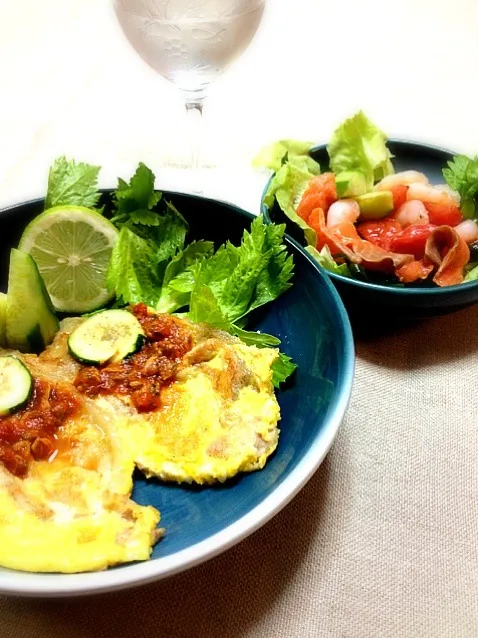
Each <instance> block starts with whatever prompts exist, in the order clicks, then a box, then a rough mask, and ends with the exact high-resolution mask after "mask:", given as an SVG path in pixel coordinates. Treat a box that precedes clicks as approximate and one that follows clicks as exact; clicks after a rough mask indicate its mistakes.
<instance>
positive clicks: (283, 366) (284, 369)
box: [272, 352, 297, 388]
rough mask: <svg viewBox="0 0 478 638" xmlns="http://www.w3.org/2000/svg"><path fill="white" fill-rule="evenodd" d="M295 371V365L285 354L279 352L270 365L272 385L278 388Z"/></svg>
mask: <svg viewBox="0 0 478 638" xmlns="http://www.w3.org/2000/svg"><path fill="white" fill-rule="evenodd" d="M296 369H297V364H296V363H294V362H293V361H292V359H291V358H290V357H288V356H287V355H286V354H284V353H283V352H280V353H279V356H278V358H277V359H276V360H275V361H274V363H273V364H272V385H273V386H274V387H275V388H278V387H279V386H280V384H281V383H284V381H286V379H288V378H289V377H290V376H291V374H293V373H294V372H295V370H296Z"/></svg>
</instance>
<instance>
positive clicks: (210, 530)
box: [0, 193, 354, 596]
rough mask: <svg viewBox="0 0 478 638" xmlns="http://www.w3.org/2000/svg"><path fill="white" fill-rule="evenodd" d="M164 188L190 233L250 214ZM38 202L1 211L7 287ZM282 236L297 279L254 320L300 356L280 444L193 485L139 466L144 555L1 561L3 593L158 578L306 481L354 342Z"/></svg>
mask: <svg viewBox="0 0 478 638" xmlns="http://www.w3.org/2000/svg"><path fill="white" fill-rule="evenodd" d="M105 197H106V198H108V197H109V194H108V193H105ZM165 197H166V198H167V199H169V200H171V201H172V202H173V203H174V204H175V206H176V207H177V208H178V210H179V211H180V212H181V213H182V214H183V215H184V216H185V217H186V219H187V220H188V222H189V224H190V228H191V237H192V238H194V239H199V238H203V239H209V240H213V241H215V242H216V243H222V242H224V241H225V240H227V239H230V240H231V241H233V242H237V243H238V242H239V241H240V239H241V235H242V232H243V230H244V228H247V227H249V226H250V223H251V220H252V219H253V216H252V215H250V214H249V213H246V212H244V211H243V210H240V209H238V208H235V207H233V206H230V205H228V204H225V203H221V202H217V201H213V200H208V199H205V198H200V197H194V196H190V195H181V194H177V193H165ZM42 209H43V201H42V200H37V201H34V202H28V203H26V204H21V205H19V206H14V207H12V208H9V209H7V210H4V211H2V212H0V259H1V263H0V278H1V279H0V281H1V283H2V284H3V287H4V288H5V283H6V274H7V265H8V253H9V248H10V247H11V246H14V245H16V244H17V242H18V239H19V237H20V235H21V232H22V229H23V228H24V227H25V225H26V224H27V223H28V222H29V221H30V220H31V219H32V218H33V217H34V216H35V215H37V214H38V213H40V212H41V211H42ZM287 246H288V248H289V250H290V251H291V253H292V254H293V255H294V259H295V281H294V286H293V287H292V288H291V289H290V290H289V291H288V292H287V293H286V294H285V295H283V296H282V297H281V298H279V299H278V300H277V301H276V302H274V303H273V304H270V306H269V307H267V308H266V309H265V310H264V312H263V313H262V314H261V316H260V317H258V318H257V322H256V325H255V327H256V328H257V329H260V330H263V331H265V332H268V333H270V334H274V335H277V336H278V337H279V338H280V339H281V340H282V349H283V350H284V351H285V352H286V353H287V354H289V355H290V356H291V357H292V358H293V359H294V361H296V363H297V364H298V366H299V367H298V370H297V374H296V375H295V378H294V379H293V381H292V383H290V384H289V386H288V387H286V388H284V389H283V390H282V391H280V392H279V393H278V398H279V403H280V406H281V412H282V421H281V435H280V441H279V446H278V449H277V452H276V453H275V454H274V456H273V457H272V458H271V459H270V461H269V462H268V463H267V465H266V467H265V468H264V469H263V470H262V471H260V472H254V473H250V474H243V475H242V476H240V477H238V478H236V479H234V480H231V481H229V482H227V483H226V484H224V485H220V486H217V487H197V488H195V487H189V488H188V487H181V486H175V485H165V484H161V483H160V482H157V481H154V480H146V479H144V478H142V476H141V475H140V474H139V473H138V475H137V476H136V477H135V487H134V492H133V498H134V499H135V500H137V501H138V502H139V503H141V504H150V505H154V506H155V507H157V508H158V509H159V510H160V511H161V524H162V525H163V526H164V527H165V528H166V535H165V537H164V539H163V540H162V541H161V542H160V543H159V544H158V545H157V546H156V547H155V548H154V551H153V555H152V559H151V560H150V561H148V562H144V563H137V564H132V565H125V566H120V567H117V568H114V569H109V570H107V571H105V572H100V573H91V574H73V575H69V574H68V575H57V574H28V573H21V572H14V571H9V570H0V592H1V593H10V594H17V595H28V596H71V595H75V594H87V593H95V592H100V591H109V590H113V589H119V588H126V587H129V586H132V585H137V584H140V583H146V582H149V581H153V580H156V579H159V578H164V577H166V576H169V575H172V574H175V573H178V572H180V571H182V570H185V569H187V568H189V567H192V566H193V565H196V564H198V563H200V562H202V561H204V560H206V559H208V558H211V557H212V556H214V555H216V554H218V553H220V552H222V551H223V550H225V549H227V548H228V547H231V546H232V545H233V544H235V543H237V542H238V541H240V540H241V539H243V538H245V537H246V536H247V535H248V534H250V533H251V532H253V531H254V530H256V529H257V528H258V527H260V526H261V525H262V524H264V523H265V522H266V521H267V520H268V519H270V518H271V517H272V516H273V515H274V514H276V513H277V512H278V511H279V510H280V509H281V508H282V507H284V505H285V504H286V503H287V502H288V501H290V499H291V498H292V497H293V496H294V495H295V494H297V492H298V491H299V490H300V489H301V488H302V487H303V486H304V484H305V483H306V482H307V481H308V479H309V478H310V477H311V476H312V474H313V473H314V472H315V470H316V469H317V468H318V466H319V465H320V463H321V462H322V460H323V458H324V456H325V455H326V453H327V451H328V449H329V447H330V445H331V444H332V441H333V439H334V437H335V435H336V433H337V429H338V427H339V425H340V423H341V421H342V418H343V416H344V413H345V410H346V408H347V404H348V401H349V398H350V393H351V388H352V378H353V372H354V348H353V341H352V334H351V329H350V325H349V321H348V318H347V315H346V313H345V310H344V307H343V305H342V303H341V301H340V298H339V296H338V295H337V293H336V291H335V290H334V287H333V286H332V285H331V284H330V282H329V280H328V278H327V277H324V275H323V274H322V273H321V272H320V269H319V268H318V267H317V266H316V265H315V263H314V262H313V260H312V259H310V258H309V257H308V256H307V255H304V254H303V253H302V252H301V251H300V248H299V246H298V245H297V244H296V242H295V241H294V240H287ZM25 311H26V312H27V311H28V310H27V309H25ZM291 533H292V532H291ZM294 533H300V530H295V531H294ZM58 551H61V548H60V547H59V548H58Z"/></svg>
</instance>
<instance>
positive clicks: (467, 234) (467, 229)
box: [455, 219, 478, 244]
mask: <svg viewBox="0 0 478 638" xmlns="http://www.w3.org/2000/svg"><path fill="white" fill-rule="evenodd" d="M455 230H456V232H457V233H458V235H459V236H460V237H461V238H462V239H463V240H464V241H466V243H467V244H473V243H474V242H475V241H478V224H477V223H476V222H474V221H473V220H471V219H467V220H465V221H464V222H461V224H458V226H455Z"/></svg>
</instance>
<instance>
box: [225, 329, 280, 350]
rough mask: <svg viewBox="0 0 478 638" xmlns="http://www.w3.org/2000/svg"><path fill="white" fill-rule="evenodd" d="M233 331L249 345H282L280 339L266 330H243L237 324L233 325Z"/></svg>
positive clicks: (271, 346) (262, 346)
mask: <svg viewBox="0 0 478 638" xmlns="http://www.w3.org/2000/svg"><path fill="white" fill-rule="evenodd" d="M231 332H232V333H233V334H234V335H236V337H239V339H240V340H241V341H243V342H244V343H245V344H247V345H248V346H257V347H258V348H273V347H275V346H279V345H280V339H278V338H277V337H274V336H272V335H268V334H266V333H265V332H252V331H249V330H242V329H241V328H238V327H237V326H236V325H234V326H233V327H232V330H231Z"/></svg>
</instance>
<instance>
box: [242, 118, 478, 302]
mask: <svg viewBox="0 0 478 638" xmlns="http://www.w3.org/2000/svg"><path fill="white" fill-rule="evenodd" d="M254 163H255V165H256V166H266V167H267V168H269V169H271V170H272V171H274V174H273V175H272V177H271V178H270V180H269V182H268V184H267V186H266V189H265V191H264V194H263V198H262V212H263V213H264V214H265V216H266V218H268V219H269V220H272V221H278V220H281V221H286V223H287V230H288V232H289V234H291V235H292V236H294V237H295V238H296V239H297V240H298V241H299V242H300V243H302V245H303V246H304V248H305V250H306V251H307V252H308V253H309V254H310V255H312V256H313V258H314V259H315V260H316V261H317V262H318V263H319V264H320V265H321V266H322V267H323V268H325V269H326V270H327V271H328V272H329V274H330V275H331V277H332V279H333V280H334V282H335V283H339V282H340V283H341V284H342V286H347V285H348V286H354V288H355V291H356V290H357V286H359V287H361V288H362V289H364V287H365V288H366V287H370V286H371V287H373V288H375V290H376V291H383V290H384V289H385V288H388V289H389V294H388V299H389V300H390V299H391V297H390V295H395V298H396V299H398V297H396V293H398V294H399V295H400V294H401V298H400V302H401V303H403V295H406V294H409V293H411V294H412V295H413V294H415V293H417V294H418V293H424V292H431V293H432V294H433V293H435V297H434V298H435V300H436V299H439V300H440V301H438V304H442V303H443V299H444V295H447V294H448V292H450V291H451V289H452V288H453V289H454V288H455V287H456V286H460V287H462V288H463V290H465V289H468V288H472V287H474V286H473V282H475V285H477V286H478V283H477V282H478V223H477V222H478V198H477V193H478V158H475V159H473V158H470V157H466V156H464V155H455V156H453V155H452V154H449V153H447V152H446V151H442V150H441V149H436V148H432V147H427V146H424V145H418V144H414V143H410V142H399V141H393V140H388V139H387V136H386V134H385V133H384V132H382V131H381V130H380V129H379V128H377V127H376V126H375V125H374V124H373V123H372V122H371V121H370V120H369V119H368V118H367V117H366V116H365V115H364V113H363V112H359V113H357V114H356V115H355V116H353V117H352V118H350V119H348V120H346V121H345V122H344V123H342V124H341V125H340V126H339V127H338V128H337V129H336V130H335V132H334V133H333V135H332V137H331V139H330V141H329V143H328V144H327V145H323V146H314V145H313V144H312V143H311V142H300V141H295V140H285V141H280V142H276V143H274V144H271V145H270V146H268V147H266V148H265V149H263V150H262V151H261V152H260V153H259V155H258V156H257V157H256V158H255V160H254ZM399 291H400V292H399ZM437 294H438V297H437ZM440 295H441V296H440ZM415 299H417V300H418V297H415ZM428 301H429V300H428ZM469 301H470V299H469V296H468V298H467V303H468V302H469ZM426 303H428V302H426ZM392 305H393V304H392ZM434 305H436V303H435V304H434ZM446 305H450V304H446ZM452 305H453V304H452Z"/></svg>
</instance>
